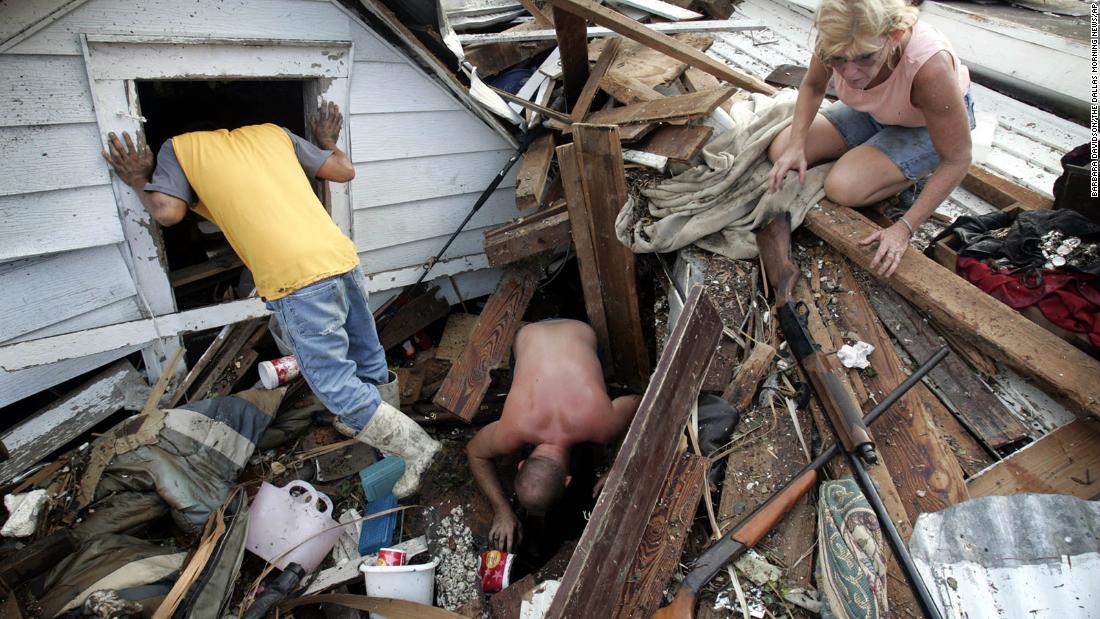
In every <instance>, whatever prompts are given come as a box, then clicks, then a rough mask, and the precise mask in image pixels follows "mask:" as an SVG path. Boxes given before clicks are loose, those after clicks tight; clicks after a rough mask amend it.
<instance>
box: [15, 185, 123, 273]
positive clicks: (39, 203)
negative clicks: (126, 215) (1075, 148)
mask: <svg viewBox="0 0 1100 619" xmlns="http://www.w3.org/2000/svg"><path fill="white" fill-rule="evenodd" d="M0 230H3V238H4V241H3V243H0V260H11V259H14V258H25V257H28V256H38V255H42V254H51V253H56V252H61V251H68V250H73V249H83V248H85V247H95V246H98V245H110V244H112V243H120V242H122V241H124V240H125V239H124V238H123V236H122V224H121V223H120V222H119V220H118V207H117V206H115V196H114V192H112V191H111V186H110V185H96V186H93V187H78V188H76V189H58V190H55V191H43V192H38V193H24V194H19V195H11V196H3V197H0Z"/></svg>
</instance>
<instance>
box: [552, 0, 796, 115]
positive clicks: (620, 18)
mask: <svg viewBox="0 0 1100 619" xmlns="http://www.w3.org/2000/svg"><path fill="white" fill-rule="evenodd" d="M549 3H550V4H551V5H553V6H554V9H555V10H557V9H559V8H560V9H563V10H565V11H569V12H571V13H573V14H575V15H578V16H580V17H583V18H585V19H589V20H592V21H594V22H596V23H597V24H599V25H601V26H604V27H606V28H610V29H612V30H614V31H615V32H618V33H619V34H621V35H623V36H624V37H627V38H630V39H634V40H635V41H638V42H640V43H643V44H645V45H647V46H649V47H652V48H653V49H656V50H658V51H661V52H663V53H665V54H668V55H669V56H672V57H673V58H676V59H677V60H680V61H682V62H685V63H687V64H688V65H689V66H692V67H698V68H699V69H701V70H703V71H706V72H707V73H710V74H711V75H713V76H715V77H717V78H719V79H723V80H726V81H727V82H729V83H730V84H733V85H734V86H737V87H739V88H744V89H745V90H749V91H752V92H760V93H764V94H769V95H770V94H774V93H775V92H776V89H775V87H773V86H771V85H769V84H766V83H764V82H762V81H760V80H759V79H757V78H755V77H752V76H750V75H747V74H745V73H742V72H740V71H738V70H737V69H734V68H733V67H731V66H729V65H727V64H726V63H724V62H721V61H719V60H716V59H714V58H711V57H710V56H707V55H706V54H704V53H703V52H700V51H699V50H697V49H694V48H692V47H690V46H688V45H684V44H683V43H681V42H679V41H677V40H676V39H673V38H672V37H670V36H668V35H667V34H662V33H660V32H657V31H656V30H654V29H652V28H649V27H646V26H643V25H642V24H640V23H638V22H636V21H634V20H633V19H630V18H629V17H626V16H625V15H623V14H622V13H619V12H616V11H614V10H612V9H609V8H606V7H603V6H600V5H599V4H598V3H596V2H593V1H592V0H549Z"/></svg>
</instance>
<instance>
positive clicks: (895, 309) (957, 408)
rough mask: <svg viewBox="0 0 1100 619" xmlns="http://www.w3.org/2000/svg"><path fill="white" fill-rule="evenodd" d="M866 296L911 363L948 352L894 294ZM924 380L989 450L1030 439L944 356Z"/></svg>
mask: <svg viewBox="0 0 1100 619" xmlns="http://www.w3.org/2000/svg"><path fill="white" fill-rule="evenodd" d="M867 292H868V294H867V298H868V299H869V300H870V301H871V305H873V306H874V308H875V311H876V312H877V313H878V317H879V319H880V320H881V321H882V324H883V325H885V327H886V328H887V330H889V331H890V332H891V333H892V334H893V335H894V339H896V340H897V341H898V343H899V344H901V346H902V347H903V348H905V350H906V351H907V352H908V353H909V356H910V357H912V358H913V359H916V360H918V361H920V360H922V359H928V358H931V356H932V355H933V354H935V352H936V351H937V350H939V349H940V348H943V347H944V346H947V342H946V341H945V340H944V339H943V338H942V337H940V336H939V334H937V333H936V331H935V329H932V328H930V327H929V325H928V324H927V323H926V322H925V319H924V317H923V316H921V315H920V313H918V312H917V310H915V309H913V307H912V306H910V305H909V302H908V301H906V300H905V299H903V298H901V296H899V295H898V293H896V292H894V291H893V290H890V289H889V288H887V287H885V286H883V285H881V284H877V283H876V284H875V285H873V286H869V287H868V291H867ZM924 380H925V382H926V383H931V384H932V385H933V386H934V388H935V391H936V394H937V395H938V396H939V397H940V399H941V400H943V401H944V402H945V403H947V404H948V407H949V408H950V409H951V412H952V413H954V414H955V415H956V416H958V417H959V418H960V419H961V420H962V421H963V423H964V424H965V425H966V427H968V428H969V429H970V430H971V431H972V432H974V434H975V435H976V436H977V437H978V438H979V439H981V441H982V442H983V443H985V444H986V445H987V446H988V447H989V448H990V449H993V450H1001V449H1004V448H1006V447H1009V446H1011V445H1014V444H1017V443H1019V442H1020V441H1023V440H1027V439H1028V438H1029V437H1030V436H1031V430H1029V429H1028V427H1027V426H1025V425H1024V423H1023V422H1022V421H1020V419H1019V418H1017V417H1016V415H1014V414H1013V413H1012V412H1011V411H1009V410H1008V408H1006V407H1005V405H1004V404H1003V403H1002V402H1001V400H1000V399H999V398H998V397H997V396H996V394H994V393H993V390H992V389H990V388H989V387H988V386H987V385H986V384H985V383H983V382H982V381H981V380H979V379H978V377H977V376H975V374H974V370H971V369H970V368H969V367H968V366H967V365H966V363H965V362H964V361H963V360H962V359H960V358H958V357H956V356H954V355H948V356H947V358H945V359H944V360H943V361H942V362H940V364H939V365H938V366H936V367H935V368H934V369H933V370H932V371H931V372H929V373H928V376H927V377H925V379H924Z"/></svg>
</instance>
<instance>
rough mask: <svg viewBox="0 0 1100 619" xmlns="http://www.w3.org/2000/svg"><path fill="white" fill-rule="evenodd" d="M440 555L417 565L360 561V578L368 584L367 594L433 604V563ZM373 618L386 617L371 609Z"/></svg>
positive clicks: (437, 563) (435, 562)
mask: <svg viewBox="0 0 1100 619" xmlns="http://www.w3.org/2000/svg"><path fill="white" fill-rule="evenodd" d="M437 565H439V559H438V558H435V559H432V560H431V562H430V563H422V564H420V565H399V566H391V565H367V564H366V563H361V564H359V571H360V572H363V580H364V583H365V584H366V586H367V595H369V596H371V597H383V598H395V599H398V600H407V601H409V602H418V603H420V604H427V605H428V606H431V605H432V601H433V599H434V598H435V566H437ZM370 616H371V617H372V619H386V617H384V616H383V615H379V614H378V613H371V614H370Z"/></svg>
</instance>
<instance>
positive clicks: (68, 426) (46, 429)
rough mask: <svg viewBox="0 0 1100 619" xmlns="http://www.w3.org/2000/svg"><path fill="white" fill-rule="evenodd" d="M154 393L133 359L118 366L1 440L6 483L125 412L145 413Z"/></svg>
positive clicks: (0, 468) (0, 475)
mask: <svg viewBox="0 0 1100 619" xmlns="http://www.w3.org/2000/svg"><path fill="white" fill-rule="evenodd" d="M149 391H150V389H149V385H148V384H146V382H145V379H144V378H143V377H142V376H141V374H140V373H138V371H137V370H135V369H134V366H132V365H130V362H129V361H126V360H125V359H123V360H121V361H117V362H115V363H114V364H113V365H111V366H109V367H108V368H107V369H105V370H103V371H102V372H100V373H98V374H96V375H95V376H94V377H92V378H90V379H89V380H88V381H86V382H85V383H84V384H82V385H80V386H79V387H77V388H76V389H74V390H73V391H72V392H70V393H69V394H68V395H66V396H65V397H64V398H62V399H60V400H58V401H57V402H54V403H53V404H50V405H49V406H47V407H46V408H44V409H42V410H40V411H38V412H36V413H35V414H33V415H31V416H30V417H28V418H27V420H26V421H24V422H22V423H20V424H19V425H17V426H15V427H14V428H12V429H10V430H8V431H7V432H5V433H4V435H3V438H2V439H0V441H2V442H3V445H4V447H5V448H6V449H7V451H8V455H9V457H8V459H7V460H5V461H4V462H2V463H0V483H3V482H7V481H9V480H11V479H12V478H13V477H15V476H17V475H19V474H20V473H22V472H23V471H25V470H27V469H28V468H30V467H31V466H33V465H35V464H37V463H38V462H40V461H42V460H43V459H45V458H48V457H49V456H50V454H52V453H53V452H54V451H56V450H57V449H59V448H61V447H63V446H64V445H65V444H66V443H68V442H70V441H72V440H73V439H75V438H77V437H78V436H80V435H81V434H83V433H84V432H86V431H87V430H88V429H90V428H92V427H93V426H95V425H96V424H98V423H99V422H101V421H103V420H104V419H106V418H107V417H110V416H111V415H113V414H115V413H116V412H118V411H119V410H121V409H126V410H131V411H135V412H137V411H140V410H141V408H142V405H143V404H144V403H145V400H146V398H147V397H148V395H149Z"/></svg>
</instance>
